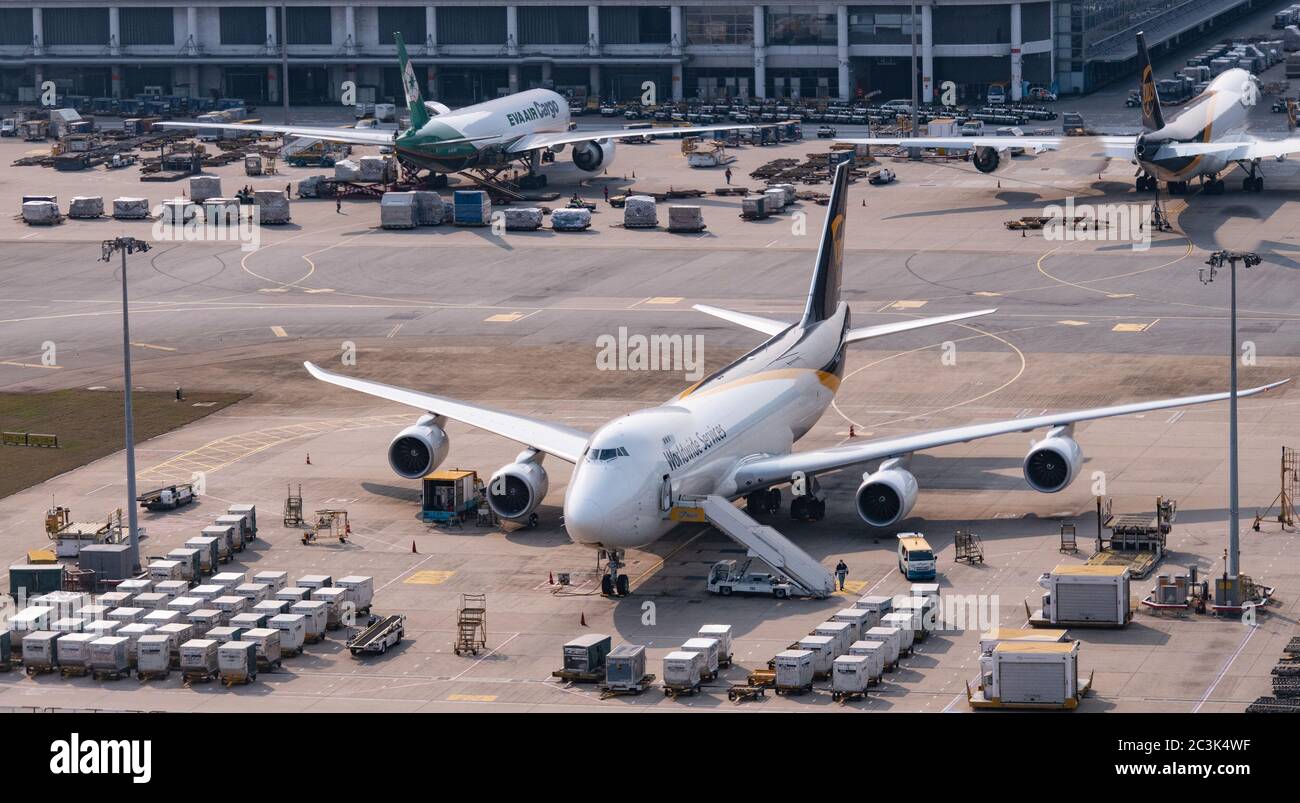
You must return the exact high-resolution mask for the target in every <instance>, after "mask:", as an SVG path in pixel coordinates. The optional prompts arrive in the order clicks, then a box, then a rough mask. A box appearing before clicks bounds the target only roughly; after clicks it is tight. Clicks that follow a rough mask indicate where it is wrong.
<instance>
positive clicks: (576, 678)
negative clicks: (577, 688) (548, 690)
mask: <svg viewBox="0 0 1300 803" xmlns="http://www.w3.org/2000/svg"><path fill="white" fill-rule="evenodd" d="M551 677H553V678H559V679H560V680H564V681H568V682H569V683H600V682H601V681H603V680H604V679H605V671H604V669H603V668H602V669H600V670H598V671H596V672H579V671H577V670H576V669H557V670H555V671H554V672H552V673H551Z"/></svg>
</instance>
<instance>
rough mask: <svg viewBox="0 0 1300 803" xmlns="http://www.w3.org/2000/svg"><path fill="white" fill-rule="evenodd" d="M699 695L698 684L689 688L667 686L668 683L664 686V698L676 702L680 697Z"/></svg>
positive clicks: (674, 685) (673, 685)
mask: <svg viewBox="0 0 1300 803" xmlns="http://www.w3.org/2000/svg"><path fill="white" fill-rule="evenodd" d="M699 693H700V684H699V683H696V684H694V685H691V686H682V685H677V684H669V683H665V684H664V696H665V697H667V698H668V699H670V700H676V699H677V698H678V697H681V696H682V695H687V696H690V695H693V694H699Z"/></svg>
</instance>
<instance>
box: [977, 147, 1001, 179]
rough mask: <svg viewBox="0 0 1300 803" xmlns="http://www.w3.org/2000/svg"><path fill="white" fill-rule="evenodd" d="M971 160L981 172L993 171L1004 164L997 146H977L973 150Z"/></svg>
mask: <svg viewBox="0 0 1300 803" xmlns="http://www.w3.org/2000/svg"><path fill="white" fill-rule="evenodd" d="M970 161H971V164H973V165H975V169H976V170H978V171H980V172H981V173H992V172H993V171H994V170H997V169H998V167H999V166H1000V165H1001V164H1002V154H1001V153H999V152H998V149H997V148H976V149H975V150H973V151H971V156H970Z"/></svg>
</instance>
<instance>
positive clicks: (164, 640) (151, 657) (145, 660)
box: [135, 633, 172, 679]
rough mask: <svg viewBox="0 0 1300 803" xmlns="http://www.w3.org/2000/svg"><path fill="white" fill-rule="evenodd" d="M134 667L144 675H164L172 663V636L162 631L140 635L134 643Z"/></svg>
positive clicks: (141, 676)
mask: <svg viewBox="0 0 1300 803" xmlns="http://www.w3.org/2000/svg"><path fill="white" fill-rule="evenodd" d="M135 649H136V659H135V668H136V672H137V674H138V675H139V676H140V678H141V679H143V678H144V677H145V676H153V677H159V676H161V677H166V676H167V674H168V673H169V672H170V671H171V665H172V637H171V636H168V635H165V634H162V633H151V634H149V635H146V636H141V637H140V640H139V642H137V643H136V647H135Z"/></svg>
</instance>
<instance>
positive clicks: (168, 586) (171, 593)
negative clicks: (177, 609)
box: [136, 580, 190, 607]
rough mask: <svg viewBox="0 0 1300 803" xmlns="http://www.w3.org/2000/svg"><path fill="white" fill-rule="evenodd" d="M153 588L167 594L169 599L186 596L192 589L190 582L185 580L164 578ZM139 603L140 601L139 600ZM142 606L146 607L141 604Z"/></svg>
mask: <svg viewBox="0 0 1300 803" xmlns="http://www.w3.org/2000/svg"><path fill="white" fill-rule="evenodd" d="M153 590H154V591H156V592H158V593H159V594H166V595H167V598H168V599H169V600H171V599H176V598H177V597H183V596H185V593H186V592H187V591H189V590H190V584H189V583H187V582H186V581H184V580H164V581H162V582H161V583H158V584H157V585H155V586H154V587H153ZM136 604H137V605H139V604H140V603H139V602H137V603H136ZM140 607H144V606H143V605H141V606H140Z"/></svg>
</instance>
